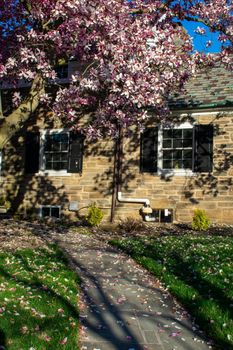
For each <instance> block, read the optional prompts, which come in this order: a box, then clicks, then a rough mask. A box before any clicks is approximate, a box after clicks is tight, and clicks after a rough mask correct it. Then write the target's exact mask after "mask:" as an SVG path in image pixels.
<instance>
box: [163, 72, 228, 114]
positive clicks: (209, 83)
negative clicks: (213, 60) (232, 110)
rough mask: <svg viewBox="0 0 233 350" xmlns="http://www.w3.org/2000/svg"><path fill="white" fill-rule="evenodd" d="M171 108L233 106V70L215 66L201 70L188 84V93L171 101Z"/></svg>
mask: <svg viewBox="0 0 233 350" xmlns="http://www.w3.org/2000/svg"><path fill="white" fill-rule="evenodd" d="M169 105H170V107H171V108H205V107H206V108H207V107H219V106H226V107H227V106H233V72H232V71H229V70H226V69H225V68H224V67H222V66H221V67H220V66H219V67H214V68H209V69H205V70H203V71H201V72H199V73H198V74H197V75H196V77H194V78H192V79H191V80H190V81H189V82H188V83H187V84H186V93H184V94H183V95H175V96H173V97H172V98H171V100H170V101H169Z"/></svg>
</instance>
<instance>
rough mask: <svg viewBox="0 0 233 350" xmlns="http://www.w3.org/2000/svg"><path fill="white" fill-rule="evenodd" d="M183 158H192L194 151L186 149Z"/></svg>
mask: <svg viewBox="0 0 233 350" xmlns="http://www.w3.org/2000/svg"><path fill="white" fill-rule="evenodd" d="M183 158H184V159H186V158H192V150H191V149H184V150H183Z"/></svg>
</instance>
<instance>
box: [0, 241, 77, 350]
mask: <svg viewBox="0 0 233 350" xmlns="http://www.w3.org/2000/svg"><path fill="white" fill-rule="evenodd" d="M77 285H78V280H77V277H76V274H75V273H74V272H73V271H72V270H70V269H69V267H67V262H66V259H65V258H64V256H63V254H62V252H61V251H60V250H58V248H56V247H55V246H49V247H47V248H39V249H36V250H35V249H22V250H16V251H15V250H14V251H10V252H6V253H3V252H1V253H0V348H1V349H8V350H26V349H27V350H29V349H30V350H42V349H44V350H46V349H51V350H52V349H54V350H55V349H56V350H58V349H67V350H68V349H70V350H73V349H78V346H77V337H78V309H77V292H78V290H77Z"/></svg>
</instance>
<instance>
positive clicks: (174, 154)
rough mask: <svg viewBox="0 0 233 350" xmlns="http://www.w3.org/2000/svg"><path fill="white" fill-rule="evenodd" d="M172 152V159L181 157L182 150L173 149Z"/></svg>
mask: <svg viewBox="0 0 233 350" xmlns="http://www.w3.org/2000/svg"><path fill="white" fill-rule="evenodd" d="M172 153H173V159H182V150H174V151H172Z"/></svg>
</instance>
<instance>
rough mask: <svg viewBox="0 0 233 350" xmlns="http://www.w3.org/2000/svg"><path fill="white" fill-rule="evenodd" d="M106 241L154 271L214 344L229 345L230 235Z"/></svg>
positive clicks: (232, 340) (232, 298) (232, 324)
mask: <svg viewBox="0 0 233 350" xmlns="http://www.w3.org/2000/svg"><path fill="white" fill-rule="evenodd" d="M111 243H112V244H114V245H115V246H117V247H120V248H121V249H123V250H124V251H126V252H127V253H128V254H130V255H131V256H132V257H133V258H134V259H135V260H136V261H137V262H139V263H140V264H141V265H143V266H144V267H145V268H147V269H148V270H149V271H150V272H152V273H153V274H154V275H155V276H156V277H158V278H159V279H160V280H161V281H162V282H163V283H164V284H165V285H166V286H167V287H168V289H169V290H170V292H171V294H173V295H174V296H175V297H176V298H177V300H179V301H180V302H181V303H182V304H183V305H184V306H185V307H186V309H188V310H189V311H190V312H191V314H192V316H194V317H195V318H196V321H197V323H198V324H199V325H200V326H201V328H202V329H203V330H205V331H206V333H207V334H208V335H209V336H210V338H212V339H213V340H214V341H215V343H216V345H217V347H218V348H220V349H224V350H230V349H233V237H222V236H214V237H213V236H207V235H206V236H204V235H203V236H191V235H187V236H182V237H181V236H178V237H177V236H164V237H157V238H148V237H147V238H146V237H144V238H128V239H122V240H114V241H112V242H111Z"/></svg>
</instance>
